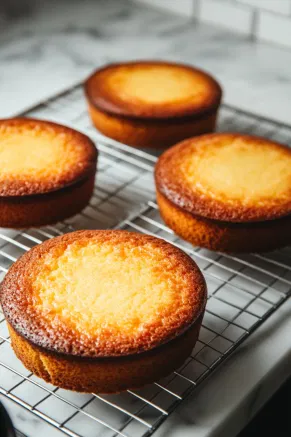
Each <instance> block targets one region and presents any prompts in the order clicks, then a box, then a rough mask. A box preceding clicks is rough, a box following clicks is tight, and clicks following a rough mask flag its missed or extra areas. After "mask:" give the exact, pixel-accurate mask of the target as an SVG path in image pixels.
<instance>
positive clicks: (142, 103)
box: [85, 61, 222, 119]
mask: <svg viewBox="0 0 291 437" xmlns="http://www.w3.org/2000/svg"><path fill="white" fill-rule="evenodd" d="M85 90H86V94H87V97H88V98H89V100H90V102H91V103H93V104H94V105H95V106H97V107H98V108H99V109H101V110H104V111H105V112H109V113H113V114H117V115H121V116H122V115H123V116H129V117H137V118H161V119H167V118H172V117H189V116H197V115H200V114H202V113H204V112H208V111H211V110H214V109H216V108H217V107H218V105H219V103H220V100H221V93H222V92H221V88H220V86H219V85H218V83H217V82H216V81H215V80H214V79H213V78H212V77H211V76H210V75H209V74H207V73H205V72H203V71H201V70H198V69H196V68H193V67H191V66H187V65H182V64H174V63H167V62H158V61H143V62H129V63H124V64H112V65H108V66H106V67H104V68H102V69H100V70H97V71H96V72H95V73H94V74H93V75H92V76H91V77H90V78H89V79H88V80H87V82H86V85H85Z"/></svg>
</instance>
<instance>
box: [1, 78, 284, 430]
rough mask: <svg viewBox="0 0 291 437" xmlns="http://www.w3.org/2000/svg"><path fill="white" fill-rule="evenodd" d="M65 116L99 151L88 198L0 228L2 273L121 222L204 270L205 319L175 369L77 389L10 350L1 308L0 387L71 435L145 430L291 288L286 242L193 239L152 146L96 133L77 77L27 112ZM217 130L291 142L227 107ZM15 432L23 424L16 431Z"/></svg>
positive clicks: (271, 125) (278, 129) (271, 126)
mask: <svg viewBox="0 0 291 437" xmlns="http://www.w3.org/2000/svg"><path fill="white" fill-rule="evenodd" d="M22 115H26V116H29V117H37V118H45V119H50V120H54V121H58V122H60V123H65V124H67V125H71V126H73V127H75V128H77V129H79V130H81V131H84V132H85V133H87V134H88V135H89V136H90V137H91V138H92V139H93V140H94V141H95V142H96V143H97V144H98V148H99V151H100V159H99V165H98V175H97V182H96V188H95V191H94V195H93V198H92V200H91V202H90V205H89V206H88V207H87V208H86V209H85V210H84V211H83V212H82V213H81V214H78V215H77V216H75V217H73V218H71V219H69V220H66V221H65V222H62V223H59V224H57V225H55V226H47V227H43V228H39V229H29V230H25V231H13V230H7V229H1V230H0V274H1V277H0V279H2V277H3V276H4V274H5V273H6V271H7V269H8V268H9V266H10V265H11V264H12V263H13V262H14V261H15V260H16V259H17V258H18V257H19V256H20V255H22V254H23V253H24V252H25V251H27V250H29V249H30V248H31V247H33V246H34V245H36V244H39V243H41V242H42V241H44V240H46V239H48V238H52V237H55V236H57V235H61V234H63V233H65V232H68V231H72V230H74V229H81V228H83V229H84V228H95V229H96V228H118V229H128V230H133V231H138V232H141V233H148V234H152V235H156V236H158V237H160V238H164V239H166V240H168V241H170V242H172V243H173V244H176V245H177V246H178V247H180V248H181V249H183V250H184V251H185V252H187V253H188V254H189V255H190V256H191V257H193V259H194V260H195V261H196V262H197V264H198V265H199V266H200V268H201V269H202V271H203V273H204V275H205V278H206V281H207V285H208V291H209V299H208V303H207V308H206V313H205V317H204V320H203V326H202V329H201V332H200V337H199V341H198V342H197V344H196V346H195V348H194V350H193V351H192V354H191V356H190V357H189V358H188V360H187V361H186V362H185V363H184V365H183V366H182V367H181V368H180V369H178V370H177V371H176V372H174V373H172V374H171V375H170V376H168V377H167V378H164V379H163V380H161V381H157V382H156V383H154V384H152V385H149V386H147V387H144V388H142V389H139V390H128V391H127V392H124V393H122V394H118V395H99V394H91V395H90V394H79V393H73V392H69V391H66V390H63V389H60V388H57V387H54V386H52V385H51V384H47V383H45V382H44V381H42V380H40V379H39V378H37V377H36V376H34V375H33V374H32V373H30V372H29V371H28V370H26V369H25V368H24V367H23V365H22V364H21V362H20V361H19V360H17V358H16V357H15V355H14V353H13V351H12V349H11V346H10V339H9V335H8V331H7V328H6V324H5V322H4V317H3V315H2V313H0V393H2V394H3V395H4V396H6V397H7V398H9V399H11V400H12V401H14V402H16V403H17V404H19V405H20V406H22V407H23V408H25V409H27V410H29V411H31V412H32V413H34V414H35V415H37V416H38V417H40V418H41V419H43V420H44V421H46V422H48V423H50V424H51V425H53V426H55V427H56V428H58V429H59V430H61V431H62V432H63V433H64V434H66V435H69V436H72V437H93V436H94V437H96V436H101V437H111V436H112V437H113V436H123V437H144V436H149V435H150V434H152V433H153V432H154V431H155V430H156V429H157V427H158V426H159V425H160V424H161V423H162V422H163V421H164V420H165V419H166V418H167V416H169V414H170V413H171V412H172V411H173V410H174V409H175V408H176V406H177V405H178V404H179V403H180V402H181V401H182V400H183V399H185V398H186V397H187V396H188V395H189V394H191V392H192V391H193V390H195V387H197V385H199V383H201V382H202V381H203V380H204V379H205V378H206V377H207V376H209V375H210V374H211V373H212V372H213V371H214V369H215V368H217V367H218V366H220V365H222V363H223V361H224V360H225V359H226V358H228V357H229V356H230V355H231V353H232V352H233V351H234V350H235V349H236V348H237V347H238V346H239V345H240V344H241V343H242V342H243V341H244V340H245V339H246V338H247V337H248V336H249V335H250V334H251V333H252V332H253V331H254V330H255V329H256V328H257V327H258V326H259V325H261V324H262V323H263V322H264V321H265V320H266V319H267V318H268V317H269V316H270V315H271V314H272V313H273V312H274V311H275V310H276V309H277V308H278V307H279V306H280V305H281V304H282V303H283V302H284V301H286V300H287V298H288V297H290V295H291V250H290V249H288V248H286V249H283V250H281V251H277V252H274V253H269V254H265V255H258V254H252V255H244V256H229V255H222V254H219V253H214V252H210V251H208V250H205V249H199V248H193V246H191V245H190V244H188V243H186V242H185V241H183V240H181V239H179V238H178V237H177V236H175V234H174V233H173V232H172V231H171V230H170V229H169V228H168V227H167V226H165V225H164V224H163V222H162V220H161V218H160V216H159V212H158V208H157V205H156V203H155V197H154V183H153V177H152V170H153V165H154V163H155V161H156V156H155V155H156V154H157V153H155V151H153V154H148V153H146V152H144V151H142V150H136V149H133V148H130V147H128V146H126V145H124V144H120V143H118V142H116V141H114V140H111V139H108V138H105V137H104V136H102V135H100V134H99V133H98V132H97V131H96V130H95V129H94V128H93V127H92V125H91V123H90V120H89V118H88V116H87V111H86V106H85V102H84V98H83V95H82V88H81V86H80V85H78V86H76V87H74V88H72V89H70V90H68V91H66V92H64V93H62V94H60V95H59V96H57V97H55V98H52V99H50V100H48V101H46V102H45V103H42V104H40V105H38V106H36V107H35V108H33V109H31V110H29V111H27V112H26V113H25V114H22ZM218 129H219V130H223V131H230V130H236V131H240V132H248V133H251V134H256V135H263V136H266V137H269V138H273V139H275V140H278V141H281V142H284V143H288V142H290V140H291V127H289V126H287V125H283V124H280V123H277V122H275V121H272V120H268V119H265V118H262V117H259V116H256V115H254V114H250V113H247V112H244V111H241V110H238V109H236V108H232V107H229V106H223V107H222V109H221V111H220V119H219V126H218ZM20 431H21V430H20Z"/></svg>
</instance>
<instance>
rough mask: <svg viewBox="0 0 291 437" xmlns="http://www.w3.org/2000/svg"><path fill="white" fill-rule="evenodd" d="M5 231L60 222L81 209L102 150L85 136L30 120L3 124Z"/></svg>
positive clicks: (0, 199) (0, 175) (1, 214)
mask: <svg viewBox="0 0 291 437" xmlns="http://www.w3.org/2000/svg"><path fill="white" fill-rule="evenodd" d="M0 162H1V169H0V227H10V228H24V227H28V226H41V225H46V224H49V223H55V222H57V221H59V220H63V219H65V218H67V217H70V216H71V215H74V214H76V213H77V212H79V211H81V210H82V209H83V208H84V207H85V206H86V205H87V203H88V202H89V200H90V197H91V195H92V192H93V188H94V178H95V172H96V163H97V150H96V148H95V146H94V144H93V143H92V141H91V140H90V139H89V138H88V137H87V136H85V135H83V134H81V133H80V132H77V131H75V130H74V129H70V128H68V127H65V126H61V125H58V124H55V123H51V122H48V121H41V120H33V119H29V118H13V119H5V120H0Z"/></svg>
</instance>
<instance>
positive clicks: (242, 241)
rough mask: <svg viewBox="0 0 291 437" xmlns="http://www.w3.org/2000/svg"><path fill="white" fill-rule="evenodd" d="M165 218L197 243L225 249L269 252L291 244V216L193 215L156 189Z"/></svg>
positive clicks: (169, 223) (244, 251) (177, 230)
mask: <svg viewBox="0 0 291 437" xmlns="http://www.w3.org/2000/svg"><path fill="white" fill-rule="evenodd" d="M157 202H158V205H159V210H160V214H161V216H162V218H163V220H164V222H165V223H166V224H167V225H168V226H169V227H170V228H171V229H172V230H173V231H174V232H175V233H176V234H177V235H179V236H180V237H181V238H183V239H185V240H186V241H189V242H190V243H192V244H193V245H194V246H199V247H207V248H208V249H210V250H215V251H218V252H224V253H234V252H240V253H250V252H269V251H272V250H275V249H279V248H281V247H285V246H288V245H289V244H291V216H287V217H283V218H280V219H277V220H266V221H264V222H249V223H232V222H222V221H218V220H211V219H207V218H204V217H201V216H200V217H199V216H197V215H193V214H191V213H189V212H187V211H185V210H183V209H181V208H179V207H178V206H176V205H174V204H173V203H172V202H171V201H169V200H168V199H167V198H166V197H165V196H164V195H163V194H161V193H160V192H159V191H157Z"/></svg>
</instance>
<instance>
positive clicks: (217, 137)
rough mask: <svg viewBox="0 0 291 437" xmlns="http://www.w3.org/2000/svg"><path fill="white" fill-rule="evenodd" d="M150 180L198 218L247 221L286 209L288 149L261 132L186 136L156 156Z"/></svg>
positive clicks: (290, 168) (289, 207)
mask: <svg viewBox="0 0 291 437" xmlns="http://www.w3.org/2000/svg"><path fill="white" fill-rule="evenodd" d="M155 180H156V186H157V190H158V192H159V193H160V194H162V195H163V196H164V197H165V198H166V199H168V200H169V201H171V202H172V203H173V205H176V206H177V207H179V208H181V209H182V210H184V211H185V212H187V213H190V214H192V215H194V216H198V217H200V218H207V219H212V220H217V221H224V222H234V223H248V222H262V221H265V220H274V219H278V218H281V217H285V216H288V215H290V213H291V150H290V149H289V148H288V147H286V146H283V145H281V144H278V143H275V142H272V141H269V140H267V139H264V138H260V137H255V136H248V135H240V134H235V133H221V134H218V133H216V134H212V135H203V136H201V137H197V138H191V139H188V140H185V141H183V142H182V143H180V144H178V145H176V146H174V147H173V148H171V149H170V150H167V151H166V152H165V153H164V154H163V155H162V156H161V157H160V158H159V160H158V163H157V165H156V169H155Z"/></svg>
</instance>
